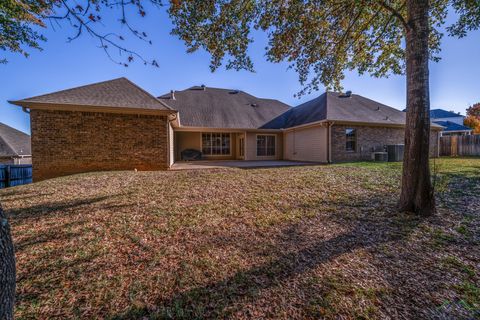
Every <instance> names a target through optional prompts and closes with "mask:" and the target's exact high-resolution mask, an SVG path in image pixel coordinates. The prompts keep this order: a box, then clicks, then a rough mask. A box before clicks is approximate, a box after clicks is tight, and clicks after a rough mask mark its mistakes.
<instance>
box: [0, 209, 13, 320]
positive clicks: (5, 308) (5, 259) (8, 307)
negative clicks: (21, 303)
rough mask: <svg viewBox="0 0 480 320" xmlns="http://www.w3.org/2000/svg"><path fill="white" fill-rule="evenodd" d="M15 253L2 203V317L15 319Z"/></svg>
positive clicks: (0, 213)
mask: <svg viewBox="0 0 480 320" xmlns="http://www.w3.org/2000/svg"><path fill="white" fill-rule="evenodd" d="M14 302H15V254H14V250H13V242H12V237H11V234H10V225H9V224H8V220H7V217H6V216H5V214H4V213H3V210H2V206H1V205H0V319H1V320H10V319H13V305H14Z"/></svg>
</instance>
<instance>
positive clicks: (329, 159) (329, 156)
mask: <svg viewBox="0 0 480 320" xmlns="http://www.w3.org/2000/svg"><path fill="white" fill-rule="evenodd" d="M333 124H334V122H333V121H332V122H327V125H328V130H327V149H328V151H327V162H328V163H332V126H333Z"/></svg>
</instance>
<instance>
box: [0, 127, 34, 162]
mask: <svg viewBox="0 0 480 320" xmlns="http://www.w3.org/2000/svg"><path fill="white" fill-rule="evenodd" d="M31 154H32V151H31V149H30V136H29V135H28V134H26V133H23V132H21V131H19V130H17V129H14V128H12V127H9V126H7V125H6V124H3V123H1V122H0V156H3V157H12V156H20V155H31Z"/></svg>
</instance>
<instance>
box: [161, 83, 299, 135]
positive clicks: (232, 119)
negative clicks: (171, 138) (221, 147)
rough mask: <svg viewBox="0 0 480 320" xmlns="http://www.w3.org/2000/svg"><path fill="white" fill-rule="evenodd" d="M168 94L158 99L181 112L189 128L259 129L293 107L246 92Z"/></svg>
mask: <svg viewBox="0 0 480 320" xmlns="http://www.w3.org/2000/svg"><path fill="white" fill-rule="evenodd" d="M174 96H175V99H172V94H171V93H169V94H165V95H163V96H161V97H159V99H161V100H163V101H165V102H166V103H167V104H168V105H169V106H171V107H173V108H174V109H175V110H178V112H179V113H180V123H181V125H182V126H189V127H209V128H243V129H258V128H259V127H261V126H262V125H264V124H265V123H266V122H268V121H270V120H271V119H273V118H275V117H278V116H279V115H281V114H283V113H284V112H285V111H288V110H289V109H291V107H290V106H289V105H287V104H285V103H283V102H280V101H278V100H272V99H262V98H257V97H254V96H252V95H250V94H248V93H246V92H243V91H239V90H231V89H219V88H210V87H203V86H196V87H191V88H189V89H186V90H182V91H175V92H174Z"/></svg>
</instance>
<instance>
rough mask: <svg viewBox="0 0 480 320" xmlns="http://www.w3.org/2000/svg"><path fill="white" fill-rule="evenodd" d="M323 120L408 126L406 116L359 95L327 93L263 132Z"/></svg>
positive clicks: (266, 126)
mask: <svg viewBox="0 0 480 320" xmlns="http://www.w3.org/2000/svg"><path fill="white" fill-rule="evenodd" d="M321 120H328V121H342V122H362V123H371V124H385V125H405V113H404V112H402V111H400V110H397V109H394V108H392V107H389V106H387V105H384V104H381V103H379V102H376V101H373V100H370V99H368V98H365V97H362V96H360V95H357V94H352V95H351V96H345V95H343V94H341V93H337V92H326V93H324V94H322V95H320V96H319V97H317V98H315V99H313V100H310V101H308V102H305V103H303V104H301V105H299V106H297V107H294V108H292V109H291V110H290V111H288V113H287V114H284V115H282V116H280V117H277V118H276V119H273V120H272V121H270V122H269V123H267V124H265V125H264V126H263V128H291V127H296V126H300V125H304V124H308V123H312V122H317V121H321Z"/></svg>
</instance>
